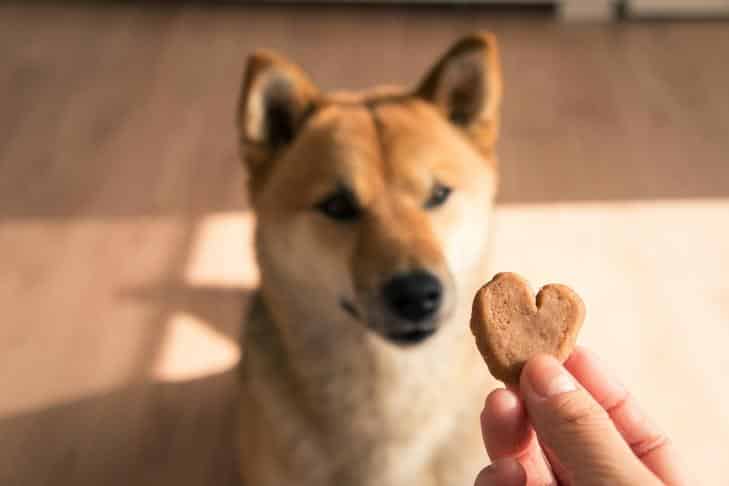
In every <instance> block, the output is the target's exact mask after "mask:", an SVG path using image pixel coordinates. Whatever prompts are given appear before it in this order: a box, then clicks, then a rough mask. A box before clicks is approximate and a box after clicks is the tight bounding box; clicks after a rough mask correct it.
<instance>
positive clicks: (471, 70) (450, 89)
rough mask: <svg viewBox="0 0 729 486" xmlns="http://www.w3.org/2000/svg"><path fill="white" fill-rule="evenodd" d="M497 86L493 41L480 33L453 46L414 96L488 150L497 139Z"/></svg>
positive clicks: (497, 65) (498, 76)
mask: <svg viewBox="0 0 729 486" xmlns="http://www.w3.org/2000/svg"><path fill="white" fill-rule="evenodd" d="M501 85H502V82H501V64H500V59H499V51H498V46H497V43H496V38H495V37H494V35H493V34H490V33H480V34H474V35H470V36H468V37H465V38H463V39H461V40H460V41H458V42H456V43H455V44H454V45H453V46H452V47H451V48H450V49H449V50H448V51H447V52H446V53H445V54H444V55H443V56H442V57H441V58H440V60H439V61H438V62H437V63H436V64H435V66H433V67H432V68H431V70H430V71H429V72H428V74H427V75H426V76H425V79H423V81H422V82H421V83H420V86H419V87H418V88H417V91H416V94H417V95H418V96H420V97H421V98H423V99H425V100H427V101H429V102H431V103H433V104H434V105H435V106H436V107H437V108H438V109H439V110H440V111H441V113H443V115H444V116H445V117H446V118H447V119H448V120H450V121H451V122H452V123H453V124H455V125H456V126H458V127H460V128H462V129H464V130H465V131H466V133H467V134H468V135H469V136H470V137H472V138H473V139H474V142H476V143H477V144H478V145H479V146H481V147H483V148H490V147H491V146H492V145H493V143H494V142H495V141H496V137H497V135H498V123H499V107H500V105H501V90H502V86H501Z"/></svg>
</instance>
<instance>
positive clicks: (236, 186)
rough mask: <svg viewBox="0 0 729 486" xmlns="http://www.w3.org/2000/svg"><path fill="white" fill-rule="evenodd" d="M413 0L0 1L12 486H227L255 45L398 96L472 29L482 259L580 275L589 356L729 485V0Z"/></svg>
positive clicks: (1, 361)
mask: <svg viewBox="0 0 729 486" xmlns="http://www.w3.org/2000/svg"><path fill="white" fill-rule="evenodd" d="M426 3H427V4H424V3H422V2H421V3H410V2H402V3H400V2H394V1H389V0H387V1H385V2H383V3H370V4H361V3H356V4H350V3H348V2H345V1H341V0H338V1H333V2H331V3H329V2H317V5H308V4H305V3H304V2H291V3H274V2H267V1H259V2H254V3H252V4H251V3H248V4H246V3H232V2H231V3H225V4H219V3H216V4H207V3H177V2H165V3H154V4H153V3H148V2H96V3H94V2H90V3H67V2H57V3H40V2H27V3H23V2H14V3H3V4H0V309H1V311H2V314H0V484H3V485H13V486H15V485H28V486H36V485H45V484H54V485H67V484H68V485H71V484H73V485H97V484H106V485H111V486H115V485H120V486H121V485H129V484H154V485H159V486H163V485H176V486H197V485H201V486H202V485H231V486H233V485H236V484H237V481H236V473H235V467H236V466H235V463H236V458H235V452H234V440H235V439H234V433H235V428H234V424H235V398H236V375H235V365H236V363H237V361H238V359H239V355H240V350H239V346H238V340H239V336H240V330H241V326H242V325H243V321H244V318H243V316H244V315H245V311H246V309H247V307H248V306H249V302H250V295H251V292H252V291H253V290H254V289H255V287H256V281H257V273H256V269H255V264H254V261H253V253H252V250H251V246H250V242H251V234H252V225H253V223H254V219H253V216H252V214H251V213H250V211H249V208H248V204H247V198H246V194H245V188H244V184H243V169H242V168H241V166H240V164H239V162H238V155H237V146H236V143H237V138H236V133H235V130H234V124H233V123H234V112H235V104H236V102H237V96H238V89H239V84H240V80H241V75H242V68H243V65H244V60H245V57H246V55H247V53H249V52H250V51H251V50H253V49H255V48H258V47H270V48H275V49H278V50H280V51H282V52H284V53H285V54H286V55H287V56H289V57H290V58H291V59H293V60H294V61H296V62H298V63H300V65H302V66H304V68H305V69H307V70H308V72H309V73H310V74H311V76H312V77H313V78H314V79H315V80H316V81H317V82H318V83H319V84H320V85H321V86H322V87H324V88H327V89H332V88H348V89H357V88H363V87H366V86H370V85H373V84H378V83H402V84H412V83H414V82H415V81H417V80H418V79H419V78H420V76H421V75H422V74H423V73H424V72H425V70H426V69H427V68H428V67H429V65H430V64H431V63H432V62H433V61H434V60H435V59H436V57H437V56H438V55H440V54H441V53H442V52H443V50H444V49H446V48H447V47H448V46H449V45H450V43H451V42H453V41H454V40H455V39H457V38H458V37H460V36H461V35H463V34H466V33H469V32H472V31H475V30H491V31H493V32H495V33H496V34H497V35H498V37H499V39H500V41H501V47H502V58H503V63H504V77H505V103H504V122H503V129H502V138H501V142H500V145H499V146H498V148H499V154H500V159H501V164H502V185H501V194H500V196H499V203H500V204H499V207H498V210H497V228H496V231H495V234H494V241H493V242H492V244H493V267H494V271H503V270H508V271H516V272H519V273H522V274H524V275H525V276H527V277H528V278H529V279H530V280H531V281H532V282H533V283H534V285H541V284H543V283H546V282H548V281H560V282H565V283H568V284H570V285H571V286H573V287H574V288H576V289H578V290H579V292H580V293H581V294H582V295H583V297H584V299H585V301H586V303H587V308H588V320H587V323H586V326H585V328H584V332H583V334H582V336H581V341H582V343H583V344H586V345H588V346H590V347H592V348H593V349H596V350H597V351H598V353H599V354H601V355H603V356H604V358H605V359H606V360H607V361H608V362H609V363H610V365H611V366H612V367H613V368H614V369H615V370H616V371H617V372H618V373H619V374H620V375H621V376H622V377H623V378H624V380H625V381H626V382H627V384H628V385H629V386H630V387H631V388H632V389H633V391H634V392H635V394H636V395H637V396H638V398H639V400H640V401H642V403H643V404H644V406H645V408H647V409H649V410H650V411H651V412H652V413H653V414H654V416H655V417H656V420H657V422H659V423H660V424H661V425H662V426H663V427H664V428H665V429H666V430H667V431H668V432H669V434H670V435H671V436H672V438H673V439H674V441H675V442H676V444H677V447H678V448H679V449H680V450H681V451H682V453H683V455H684V459H685V461H686V463H687V467H688V469H689V471H690V472H691V477H692V478H693V479H694V480H695V482H696V483H695V484H706V485H718V484H729V480H727V474H726V473H725V472H724V471H723V470H724V469H725V467H726V464H725V461H726V451H727V450H728V449H729V386H727V385H729V382H728V381H727V375H726V370H727V369H729V352H727V349H728V348H729V282H728V280H727V279H728V276H729V252H728V251H727V250H729V89H727V87H728V86H729V54H728V53H729V20H727V19H728V17H727V14H729V0H702V1H694V0H674V1H670V0H631V1H625V2H612V1H605V0H581V1H577V0H564V1H562V2H534V3H533V4H532V5H530V6H521V5H519V3H520V2H499V3H498V5H492V3H491V2H488V1H482V2H477V1H465V2H447V1H444V2H430V1H428V2H426Z"/></svg>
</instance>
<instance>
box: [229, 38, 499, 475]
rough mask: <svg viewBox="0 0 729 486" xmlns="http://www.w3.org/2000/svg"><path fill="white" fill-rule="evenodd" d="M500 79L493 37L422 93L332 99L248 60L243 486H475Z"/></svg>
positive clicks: (436, 72) (278, 63) (471, 48)
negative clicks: (253, 277)
mask: <svg viewBox="0 0 729 486" xmlns="http://www.w3.org/2000/svg"><path fill="white" fill-rule="evenodd" d="M500 101H501V71H500V64H499V53H498V50H497V46H496V43H495V40H494V38H493V36H492V35H490V34H480V35H473V36H469V37H467V38H465V39H462V40H461V41H460V42H458V43H456V44H455V45H454V46H453V47H452V48H451V49H450V50H449V51H448V52H447V53H446V54H445V55H444V56H443V58H442V59H441V60H440V61H439V62H438V63H437V64H436V65H435V66H434V67H433V68H432V70H431V71H430V72H429V73H428V75H427V76H426V77H425V79H424V80H423V81H422V82H421V83H420V85H419V86H418V87H417V88H416V89H414V90H404V89H403V90H399V89H375V90H373V91H369V92H365V93H360V94H354V93H331V94H324V93H321V92H319V91H318V90H317V88H316V87H315V86H314V85H313V84H312V82H311V81H310V80H309V79H308V78H307V77H306V76H305V75H304V74H303V72H302V71H301V70H299V69H298V68H297V67H295V66H293V65H292V64H290V63H288V62H287V61H285V60H283V59H282V58H281V57H279V56H277V55H274V54H271V53H268V52H263V53H257V54H255V55H253V56H252V57H251V58H250V60H249V62H248V67H247V72H246V76H245V80H244V84H243V91H242V95H241V102H240V111H239V133H240V137H241V149H242V156H243V159H244V162H245V163H246V165H247V169H248V173H249V188H250V194H251V198H252V203H253V206H254V209H255V211H256V214H257V221H258V227H257V232H256V249H257V257H258V263H259V265H260V269H261V291H260V295H259V298H258V301H257V303H256V306H255V310H254V312H253V315H252V317H251V319H250V321H249V323H248V324H247V328H246V331H245V346H246V351H245V358H244V363H243V381H242V390H243V394H242V403H241V431H240V438H241V471H242V476H243V478H244V483H245V484H246V485H248V486H285V485H296V486H314V485H316V486H322V485H331V486H334V485H353V486H364V485H377V486H390V485H392V486H394V485H417V486H431V485H446V484H448V485H451V484H453V485H460V486H464V485H467V484H472V482H473V480H474V478H475V475H476V473H477V471H478V469H479V468H480V467H482V466H483V465H485V463H486V455H485V452H484V450H483V445H482V443H481V437H480V432H479V424H478V414H479V412H480V410H481V407H482V404H483V398H484V396H485V395H486V393H487V391H488V390H489V388H490V387H492V386H493V383H492V382H491V381H490V379H489V378H488V376H487V373H486V368H485V366H483V362H482V361H481V357H480V356H479V355H478V352H477V350H476V346H475V345H474V342H473V337H472V336H471V333H470V331H469V328H468V321H469V312H470V304H471V299H472V298H473V295H474V293H475V291H476V289H477V288H478V287H479V285H480V284H482V283H483V282H484V281H485V280H486V279H487V275H486V268H485V261H486V252H487V243H488V236H489V228H490V224H489V223H490V213H491V208H492V204H493V198H494V194H495V190H496V182H497V177H496V160H495V156H494V143H495V141H496V138H497V134H498V127H499V105H500Z"/></svg>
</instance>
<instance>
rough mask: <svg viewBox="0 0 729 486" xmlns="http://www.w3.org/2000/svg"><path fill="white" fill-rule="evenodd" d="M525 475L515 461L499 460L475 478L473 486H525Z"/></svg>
mask: <svg viewBox="0 0 729 486" xmlns="http://www.w3.org/2000/svg"><path fill="white" fill-rule="evenodd" d="M525 485H526V474H525V473H524V469H523V468H522V467H521V465H520V464H519V462H518V461H516V460H515V459H500V460H498V461H496V462H494V463H492V464H491V465H490V466H489V467H487V468H484V469H482V470H481V472H480V473H478V476H477V477H476V483H475V486H525Z"/></svg>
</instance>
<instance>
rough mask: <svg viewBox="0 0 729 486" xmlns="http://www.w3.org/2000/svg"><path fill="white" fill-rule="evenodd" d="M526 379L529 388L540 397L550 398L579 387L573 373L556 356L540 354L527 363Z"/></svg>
mask: <svg viewBox="0 0 729 486" xmlns="http://www.w3.org/2000/svg"><path fill="white" fill-rule="evenodd" d="M525 375H526V379H527V382H528V385H529V388H531V390H532V391H533V392H534V393H535V394H537V395H538V396H539V397H540V398H549V397H553V396H555V395H559V394H560V393H567V392H571V391H574V390H576V389H577V386H576V385H575V380H574V378H572V375H570V374H569V372H568V371H567V370H566V369H564V366H562V364H561V363H560V362H559V361H557V359H556V358H554V357H553V356H549V355H540V356H537V357H535V358H532V359H531V360H530V361H529V362H528V363H527V365H526V370H525Z"/></svg>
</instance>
